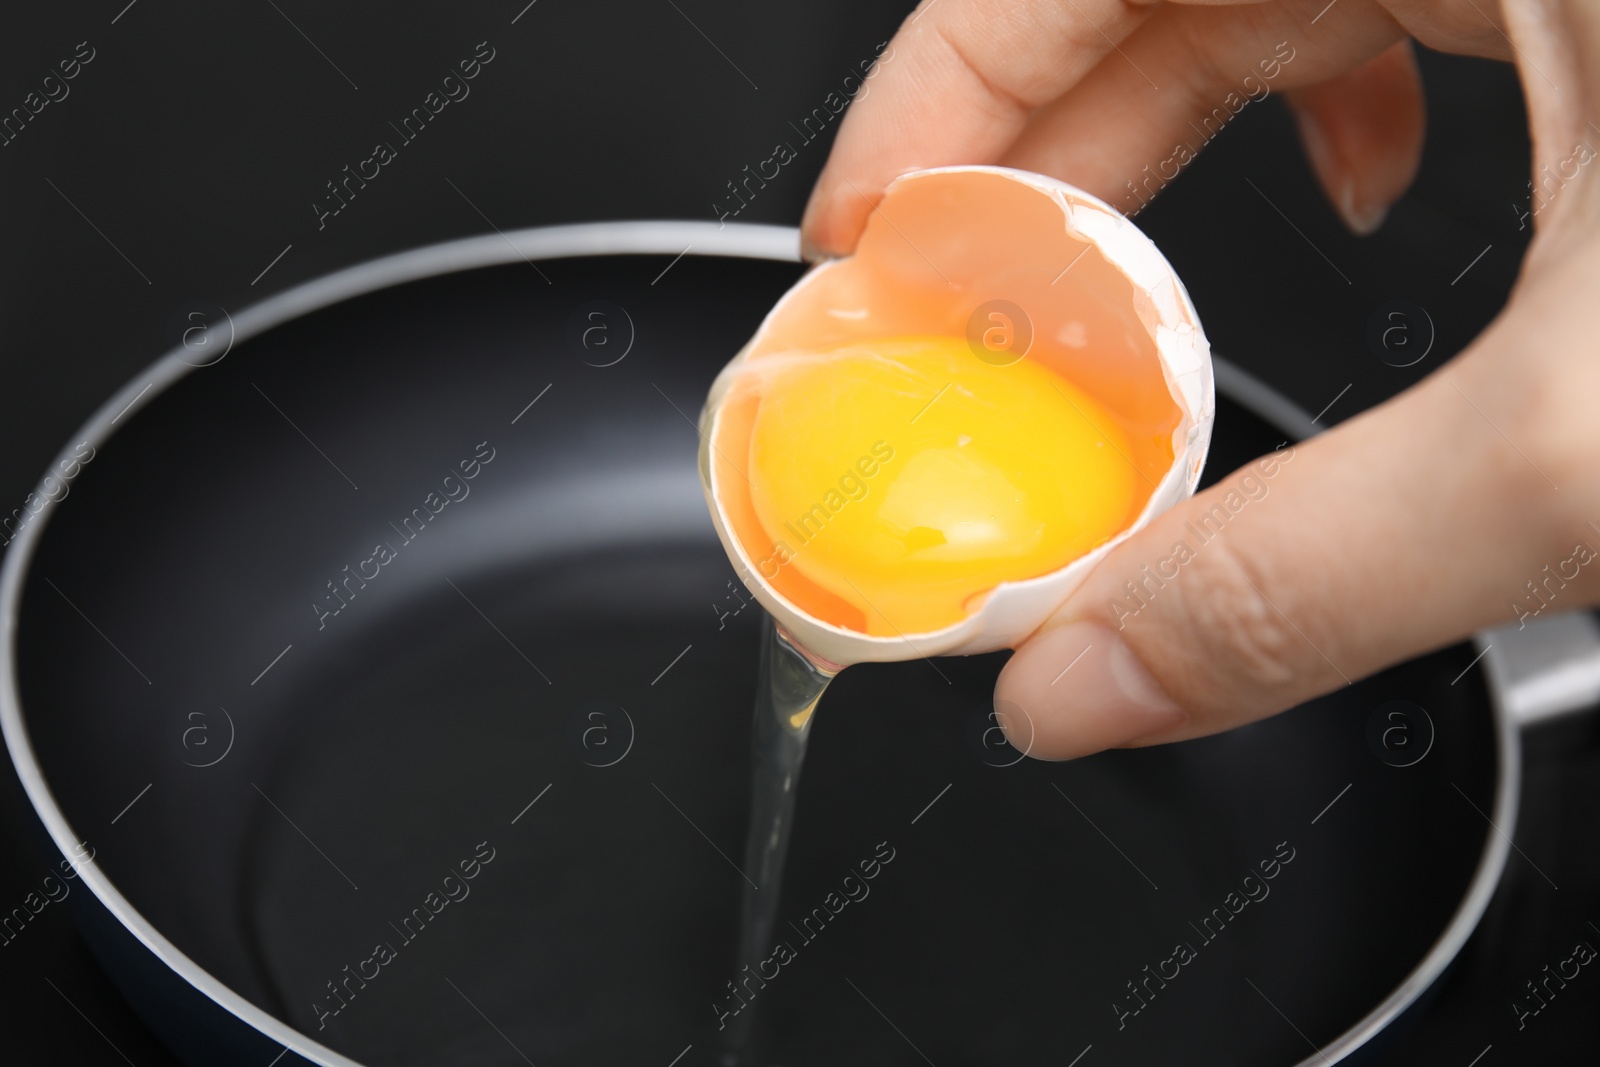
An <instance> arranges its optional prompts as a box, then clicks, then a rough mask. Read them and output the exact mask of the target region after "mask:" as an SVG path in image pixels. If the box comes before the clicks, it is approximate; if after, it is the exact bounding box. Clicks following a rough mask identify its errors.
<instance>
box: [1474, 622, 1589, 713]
mask: <svg viewBox="0 0 1600 1067" xmlns="http://www.w3.org/2000/svg"><path fill="white" fill-rule="evenodd" d="M1477 645H1478V648H1479V649H1480V650H1481V651H1480V655H1481V656H1482V657H1483V661H1484V667H1485V669H1486V670H1487V671H1488V672H1489V678H1490V680H1491V681H1492V682H1493V683H1494V685H1495V687H1496V688H1497V689H1498V690H1499V692H1500V696H1501V701H1502V703H1503V705H1504V707H1505V710H1506V712H1507V714H1509V715H1510V717H1511V721H1512V722H1514V723H1516V724H1517V725H1518V726H1521V727H1523V728H1526V727H1529V726H1534V725H1537V724H1539V723H1543V722H1548V721H1550V720H1552V719H1557V718H1560V717H1562V716H1565V715H1570V714H1572V713H1574V712H1578V711H1583V710H1584V709H1586V708H1591V707H1593V706H1595V705H1596V704H1600V622H1597V621H1596V620H1595V616H1594V615H1593V614H1592V613H1590V612H1588V611H1577V612H1572V613H1571V614H1567V615H1554V616H1551V617H1550V618H1547V619H1536V620H1534V621H1533V622H1530V623H1528V624H1526V625H1523V626H1503V627H1500V628H1498V629H1494V630H1485V631H1483V632H1482V633H1480V634H1479V635H1478V637H1477Z"/></svg>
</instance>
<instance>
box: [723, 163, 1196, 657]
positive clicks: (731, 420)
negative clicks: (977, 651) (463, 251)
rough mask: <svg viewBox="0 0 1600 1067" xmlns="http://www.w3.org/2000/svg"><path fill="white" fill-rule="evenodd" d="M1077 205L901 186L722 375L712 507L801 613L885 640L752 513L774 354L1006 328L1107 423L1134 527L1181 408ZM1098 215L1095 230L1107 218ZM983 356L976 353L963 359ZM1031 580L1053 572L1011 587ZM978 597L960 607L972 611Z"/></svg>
mask: <svg viewBox="0 0 1600 1067" xmlns="http://www.w3.org/2000/svg"><path fill="white" fill-rule="evenodd" d="M1073 211H1074V207H1073V205H1072V204H1071V203H1069V202H1068V201H1067V200H1066V199H1065V198H1063V197H1061V196H1059V195H1055V194H1051V193H1049V192H1046V191H1044V190H1041V189H1038V188H1035V187H1031V186H1029V185H1026V184H1024V183H1022V182H1019V181H1017V180H1015V179H1014V178H1011V177H1008V176H1006V175H1005V174H1004V173H1000V172H992V171H946V172H930V173H927V174H925V175H918V176H916V177H915V178H914V179H906V180H902V181H900V182H897V183H896V184H894V185H893V186H892V187H891V189H890V191H889V193H888V194H887V195H886V197H885V198H884V200H883V201H882V202H881V203H880V204H879V205H878V207H877V208H876V209H875V210H874V211H873V212H872V214H871V216H870V217H869V220H868V224H867V228H866V231H865V233H864V234H863V236H862V238H861V241H860V243H859V245H858V248H857V251H856V254H855V255H853V256H851V257H849V258H847V259H842V260H836V261H833V262H831V263H828V264H825V265H823V266H822V267H819V268H818V269H816V270H815V271H813V272H812V273H810V274H809V275H807V276H806V277H805V278H804V279H802V281H801V282H800V283H799V284H798V285H796V286H795V287H794V288H793V289H792V290H790V292H789V293H788V294H787V295H786V296H785V297H784V298H783V300H782V301H781V302H780V303H779V305H778V307H777V308H775V309H774V310H773V312H772V314H771V315H769V316H768V318H767V320H766V322H765V323H763V325H762V327H761V329H760V330H759V331H758V333H757V334H756V336H755V337H754V338H753V339H752V340H751V342H750V344H749V346H747V348H746V350H745V352H744V353H743V356H742V359H741V361H740V362H738V363H736V364H735V365H734V366H733V367H731V368H730V373H731V378H730V380H729V382H728V383H727V388H726V390H725V392H724V393H723V394H722V396H721V399H720V406H719V407H718V409H717V415H716V418H715V420H714V422H713V424H712V427H711V431H710V446H711V447H710V454H709V457H708V462H709V463H710V465H711V466H712V468H713V470H712V476H713V484H714V485H715V487H716V494H717V499H718V504H719V505H720V507H721V510H722V515H723V518H724V520H725V522H726V523H727V525H728V527H729V529H730V530H731V532H732V533H733V536H734V537H735V538H736V539H737V540H738V542H739V544H740V546H741V547H742V548H743V549H744V552H745V554H746V555H747V557H748V558H749V560H750V563H751V565H752V566H753V567H754V568H755V569H756V570H757V571H758V572H759V573H760V575H761V577H762V578H763V579H764V580H765V581H766V582H767V583H768V584H769V585H770V587H771V588H772V589H773V590H774V591H775V592H776V593H777V594H778V595H780V596H782V597H783V598H784V599H785V600H787V601H788V602H789V603H790V604H791V605H793V606H794V607H795V608H796V609H798V610H799V611H801V612H803V613H804V614H806V615H809V616H811V617H812V618H815V619H818V620H822V621H824V622H827V623H831V624H832V625H834V626H837V627H840V628H843V629H846V630H850V631H854V632H857V633H882V632H883V626H882V620H878V622H877V623H873V624H869V617H868V616H869V614H870V613H869V612H868V611H864V610H863V608H862V607H861V606H859V604H858V603H854V602H852V601H854V600H858V599H859V598H857V597H850V598H848V599H847V598H846V597H844V596H840V595H839V594H838V593H837V592H833V591H830V590H828V589H826V588H824V587H823V586H822V585H820V584H818V583H817V582H816V581H813V580H811V579H810V578H809V577H807V575H806V574H805V568H804V567H802V566H796V565H794V563H795V560H796V549H795V548H794V546H793V545H791V544H789V543H788V541H792V540H793V538H792V537H791V538H788V541H786V539H785V536H784V534H783V531H781V530H771V529H768V528H767V526H765V525H763V523H762V521H761V519H760V517H759V515H758V509H757V507H756V505H755V503H754V502H753V498H752V489H753V487H752V482H751V478H752V476H759V475H758V472H755V471H752V470H751V469H750V467H751V441H752V435H753V433H754V432H755V429H756V424H757V418H758V413H759V411H760V404H761V389H760V387H759V381H760V379H761V378H762V377H763V373H762V372H763V371H764V370H765V369H766V368H764V367H763V366H762V361H764V360H766V361H772V362H771V363H770V364H769V365H770V366H772V367H773V368H774V369H776V366H777V364H778V363H780V362H782V360H783V359H784V358H787V359H791V360H792V359H794V358H803V357H804V356H806V355H807V354H819V353H823V352H826V351H828V350H833V349H838V348H841V347H843V346H848V345H853V344H864V343H867V342H872V341H881V340H883V339H892V338H903V337H908V336H917V335H923V336H926V335H943V336H946V337H956V338H963V339H969V338H970V339H975V338H977V337H978V336H979V335H980V334H981V333H982V332H983V330H984V329H985V328H986V327H987V326H988V325H989V324H990V322H991V321H995V322H1000V321H1003V322H1005V323H1007V324H1008V325H1009V327H1010V328H1011V330H1012V333H1011V335H1010V336H1011V338H1012V340H1013V341H1016V340H1019V339H1021V338H1022V337H1023V335H1024V334H1025V335H1026V339H1027V341H1028V347H1027V349H1026V354H1025V355H1023V356H1021V357H1020V358H1023V359H1026V360H1028V361H1030V362H1031V363H1033V364H1035V365H1037V366H1040V367H1043V368H1044V369H1046V370H1048V371H1050V372H1052V373H1053V374H1055V375H1057V376H1058V377H1059V378H1061V379H1064V380H1065V381H1066V382H1068V383H1071V385H1073V386H1076V387H1077V389H1079V390H1082V391H1083V392H1084V393H1087V394H1088V395H1089V396H1091V397H1093V399H1094V401H1096V402H1097V403H1098V405H1099V413H1100V414H1101V415H1102V416H1103V417H1109V419H1110V420H1112V421H1113V422H1114V426H1107V427H1104V429H1105V430H1106V431H1107V433H1108V434H1110V435H1111V436H1112V437H1114V439H1115V441H1116V442H1118V443H1117V444H1116V445H1115V447H1116V448H1117V451H1119V452H1124V453H1125V455H1124V458H1125V460H1126V461H1127V462H1129V463H1131V464H1132V466H1133V468H1134V469H1135V470H1136V472H1137V474H1138V478H1137V479H1135V483H1136V486H1137V496H1136V499H1135V500H1134V502H1133V506H1132V507H1131V508H1130V510H1129V515H1130V521H1131V516H1135V515H1137V514H1138V513H1139V510H1140V509H1141V508H1142V507H1143V506H1144V504H1145V502H1147V501H1148V499H1149V497H1150V494H1151V493H1152V492H1153V490H1154V487H1155V486H1156V485H1157V484H1159V483H1160V482H1161V480H1162V479H1163V477H1165V476H1166V474H1167V472H1168V470H1169V469H1170V468H1171V466H1172V463H1173V457H1174V445H1175V440H1174V437H1175V433H1174V432H1175V430H1176V429H1177V428H1178V427H1179V425H1180V423H1181V422H1182V420H1183V413H1182V411H1181V410H1180V408H1179V407H1178V405H1177V403H1176V402H1175V401H1174V399H1173V396H1172V392H1171V386H1169V383H1168V381H1167V378H1166V375H1165V373H1164V371H1163V368H1162V364H1161V359H1160V357H1159V355H1158V353H1157V348H1156V344H1155V341H1154V339H1153V337H1152V336H1151V328H1150V325H1149V322H1150V320H1151V317H1152V316H1151V314H1150V310H1151V309H1150V308H1149V307H1148V306H1147V305H1148V304H1149V303H1150V301H1151V299H1152V297H1151V296H1150V294H1148V293H1146V292H1145V291H1144V290H1142V289H1140V288H1139V287H1138V286H1137V285H1135V284H1133V282H1131V281H1130V280H1129V278H1128V277H1127V275H1125V274H1124V273H1123V271H1122V270H1119V269H1118V268H1117V267H1116V266H1113V265H1112V264H1111V263H1109V262H1108V261H1107V260H1106V258H1105V257H1104V256H1103V255H1102V254H1101V253H1100V251H1099V250H1098V249H1097V248H1096V247H1095V246H1094V245H1093V244H1092V243H1091V242H1090V241H1089V240H1087V239H1086V238H1085V237H1084V236H1082V235H1080V234H1078V233H1077V232H1075V231H1074V229H1073V226H1072V222H1073V218H1072V215H1073ZM1096 214H1097V215H1098V216H1099V217H1098V218H1096V219H1095V220H1094V221H1095V222H1096V223H1097V224H1100V225H1103V224H1104V223H1105V222H1106V221H1115V220H1106V219H1105V217H1104V215H1103V213H1102V212H1096ZM1086 221H1087V220H1086ZM1085 228H1088V227H1087V226H1086V227H1085ZM1161 295H1162V294H1157V296H1156V299H1160V298H1161ZM996 301H1003V302H1005V306H1003V307H1002V308H1001V314H1002V315H1003V316H1004V319H1003V320H992V319H991V317H990V316H989V315H988V309H990V308H991V307H993V306H995V305H994V304H993V303H992V302H996ZM975 323H976V325H974V324H975ZM975 343H976V342H975ZM982 352H983V349H981V348H974V354H973V356H972V358H973V359H974V360H977V359H979V358H981V356H982ZM1014 356H1015V353H1012V354H1011V355H1007V354H1005V353H1001V354H1000V355H999V357H998V358H1001V359H1007V358H1013V357H1014ZM1179 443H1181V442H1179ZM795 447H797V448H803V447H805V444H804V442H796V445H795ZM1066 562H1070V560H1061V561H1059V563H1058V564H1057V565H1058V566H1059V565H1064V564H1065V563H1066ZM1040 573H1049V570H1045V571H1043V572H1041V571H1038V570H1034V571H1032V572H1025V573H1017V574H1008V575H1007V576H1006V580H1008V581H1009V580H1022V579H1027V578H1032V577H1036V576H1038V575H1039V574H1040ZM987 592H988V591H981V592H979V593H978V594H976V595H974V596H972V597H969V598H968V600H967V602H966V604H965V610H966V612H967V613H968V614H971V613H972V612H975V611H977V610H979V608H980V607H981V605H982V603H983V600H984V598H985V596H987ZM934 628H935V627H932V626H929V627H926V629H934ZM895 629H898V628H895ZM919 629H921V628H919ZM902 635H904V634H902Z"/></svg>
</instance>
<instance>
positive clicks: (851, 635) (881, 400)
mask: <svg viewBox="0 0 1600 1067" xmlns="http://www.w3.org/2000/svg"><path fill="white" fill-rule="evenodd" d="M1213 405H1214V401H1213V396H1212V378H1211V364H1210V355H1209V349H1208V347H1207V345H1206V341H1205V337H1204V335H1203V333H1202V332H1201V330H1200V327H1199V323H1198V321H1197V318H1196V316H1195V312H1194V308H1193V306H1192V305H1191V304H1190V302H1189V299H1188V297H1187V295H1186V294H1185V293H1184V290H1183V288H1182V286H1181V284H1180V283H1179V282H1178V280H1177V278H1176V276H1175V275H1174V274H1173V272H1172V269H1171V267H1170V266H1169V265H1168V264H1167V263H1166V261H1165V259H1163V258H1162V257H1161V255H1160V253H1159V252H1157V251H1156V249H1155V247H1154V246H1153V245H1152V244H1151V243H1150V242H1149V240H1148V239H1147V238H1145V237H1144V236H1143V234H1141V233H1140V232H1139V231H1138V230H1137V229H1136V228H1135V227H1134V226H1133V225H1132V224H1131V223H1129V222H1128V221H1127V220H1126V219H1124V218H1123V217H1122V216H1121V215H1119V214H1118V213H1117V212H1116V211H1114V210H1113V209H1112V208H1110V207H1108V206H1106V205H1105V204H1103V203H1101V202H1100V201H1098V200H1096V199H1094V198H1093V197H1090V196H1089V195H1088V194H1086V193H1083V192H1081V191H1079V190H1076V189H1074V188H1072V187H1071V186H1068V185H1065V184H1064V183H1061V182H1058V181H1055V180H1053V179H1049V178H1044V177H1040V176H1038V175H1034V174H1027V173H1024V172H1020V171H1012V170H1005V169H1001V168H993V167H959V168H943V169H940V170H932V171H920V172H914V173H912V174H908V175H905V176H903V177H901V178H899V179H897V180H896V181H895V182H893V183H892V184H891V185H890V186H889V188H888V190H887V191H886V192H885V194H884V196H883V199H882V200H881V201H880V202H879V203H878V204H877V206H876V207H875V209H874V210H873V212H872V214H871V216H870V217H869V221H868V223H867V227H866V230H865V232H864V233H863V235H862V238H861V240H860V242H859V244H858V247H857V251H856V253H855V254H854V255H852V256H850V257H847V258H845V259H840V260H834V261H831V262H829V263H825V264H823V265H821V266H819V267H817V268H816V269H814V270H812V271H811V272H809V273H808V274H806V275H805V276H804V277H803V278H801V280H800V281H799V282H798V283H797V284H796V285H795V286H794V287H793V288H792V289H791V290H790V291H789V292H788V293H787V294H786V295H785V296H784V297H783V298H782V299H781V300H780V301H779V303H778V304H777V306H776V307H775V308H774V309H773V310H772V312H771V313H770V314H769V315H768V316H767V318H766V320H765V321H764V322H763V323H762V325H761V327H760V328H759V329H758V330H757V332H756V335H755V337H754V338H752V340H751V341H750V343H749V344H748V345H746V346H745V348H744V350H743V351H742V352H740V353H739V355H738V356H736V357H735V358H734V360H733V362H732V363H730V364H729V365H728V367H727V368H725V369H724V371H723V372H722V374H721V375H720V376H719V377H718V379H717V381H716V383H715V384H714V386H713V388H712V391H711V396H710V398H709V399H708V401H707V404H706V408H705V411H704V413H703V414H702V417H701V435H702V448H701V474H702V479H703V481H704V485H705V489H706V496H707V500H708V502H709V504H710V507H711V512H712V517H713V521H714V524H715V526H716V528H717V532H718V535H719V536H720V538H721V539H722V542H723V545H724V547H725V548H727V550H728V554H729V557H730V559H731V560H732V561H733V563H734V565H735V568H736V569H737V571H738V572H739V576H740V578H741V579H742V580H743V581H744V583H745V584H746V586H748V587H749V588H750V590H751V591H752V592H753V593H754V594H755V596H756V597H757V599H759V600H760V601H761V603H762V605H763V606H764V607H766V608H767V610H768V611H770V612H772V614H773V615H774V617H775V618H776V620H777V621H778V623H779V624H780V625H781V626H782V627H783V628H784V629H785V630H786V631H787V632H788V633H789V634H790V635H791V636H792V637H793V638H794V639H795V640H796V641H798V642H799V643H800V644H801V645H803V646H804V647H805V648H807V649H808V650H809V651H811V652H812V653H813V654H815V655H817V656H820V657H822V658H824V659H826V660H828V661H831V662H833V663H835V664H841V665H842V664H849V663H854V662H860V661H866V660H893V659H906V658H911V657H914V656H918V655H927V656H931V655H939V654H949V653H974V652H984V651H992V650H994V649H997V648H1002V647H1008V646H1011V645H1014V644H1015V643H1017V642H1018V641H1020V640H1021V639H1022V638H1024V637H1026V636H1027V635H1028V634H1029V633H1031V632H1032V631H1033V630H1035V629H1037V628H1038V626H1039V625H1040V624H1041V623H1042V622H1043V621H1044V620H1045V619H1046V618H1047V617H1048V616H1049V614H1050V613H1051V612H1052V611H1054V610H1055V609H1056V608H1057V607H1059V606H1060V605H1061V604H1062V603H1063V602H1064V601H1065V600H1066V597H1067V596H1068V595H1069V594H1070V593H1071V592H1072V590H1073V589H1074V588H1076V587H1077V585H1078V584H1079V583H1080V582H1081V581H1082V578H1083V575H1084V574H1085V573H1086V572H1087V570H1088V569H1089V567H1091V566H1093V565H1094V563H1095V562H1097V561H1098V560H1099V559H1100V558H1102V557H1103V556H1104V555H1105V553H1106V552H1108V551H1109V550H1110V548H1111V547H1112V546H1113V545H1115V544H1116V543H1117V542H1118V541H1120V540H1121V539H1123V538H1125V537H1126V536H1127V535H1128V533H1129V532H1131V531H1133V530H1135V529H1138V528H1139V527H1140V526H1142V525H1143V524H1145V523H1146V522H1148V521H1149V519H1150V518H1151V517H1152V516H1153V515H1155V514H1157V513H1159V512H1160V511H1161V510H1163V509H1165V508H1167V507H1170V506H1171V505H1172V504H1173V503H1175V502H1176V501H1178V500H1180V499H1182V498H1183V497H1185V496H1187V495H1188V494H1190V493H1192V492H1193V491H1194V487H1195V485H1196V483H1197V482H1198V480H1199V476H1200V470H1201V467H1202V465H1203V462H1204V458H1205V452H1206V448H1207V446H1208V444H1209V441H1210V429H1211V421H1212V412H1213Z"/></svg>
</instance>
